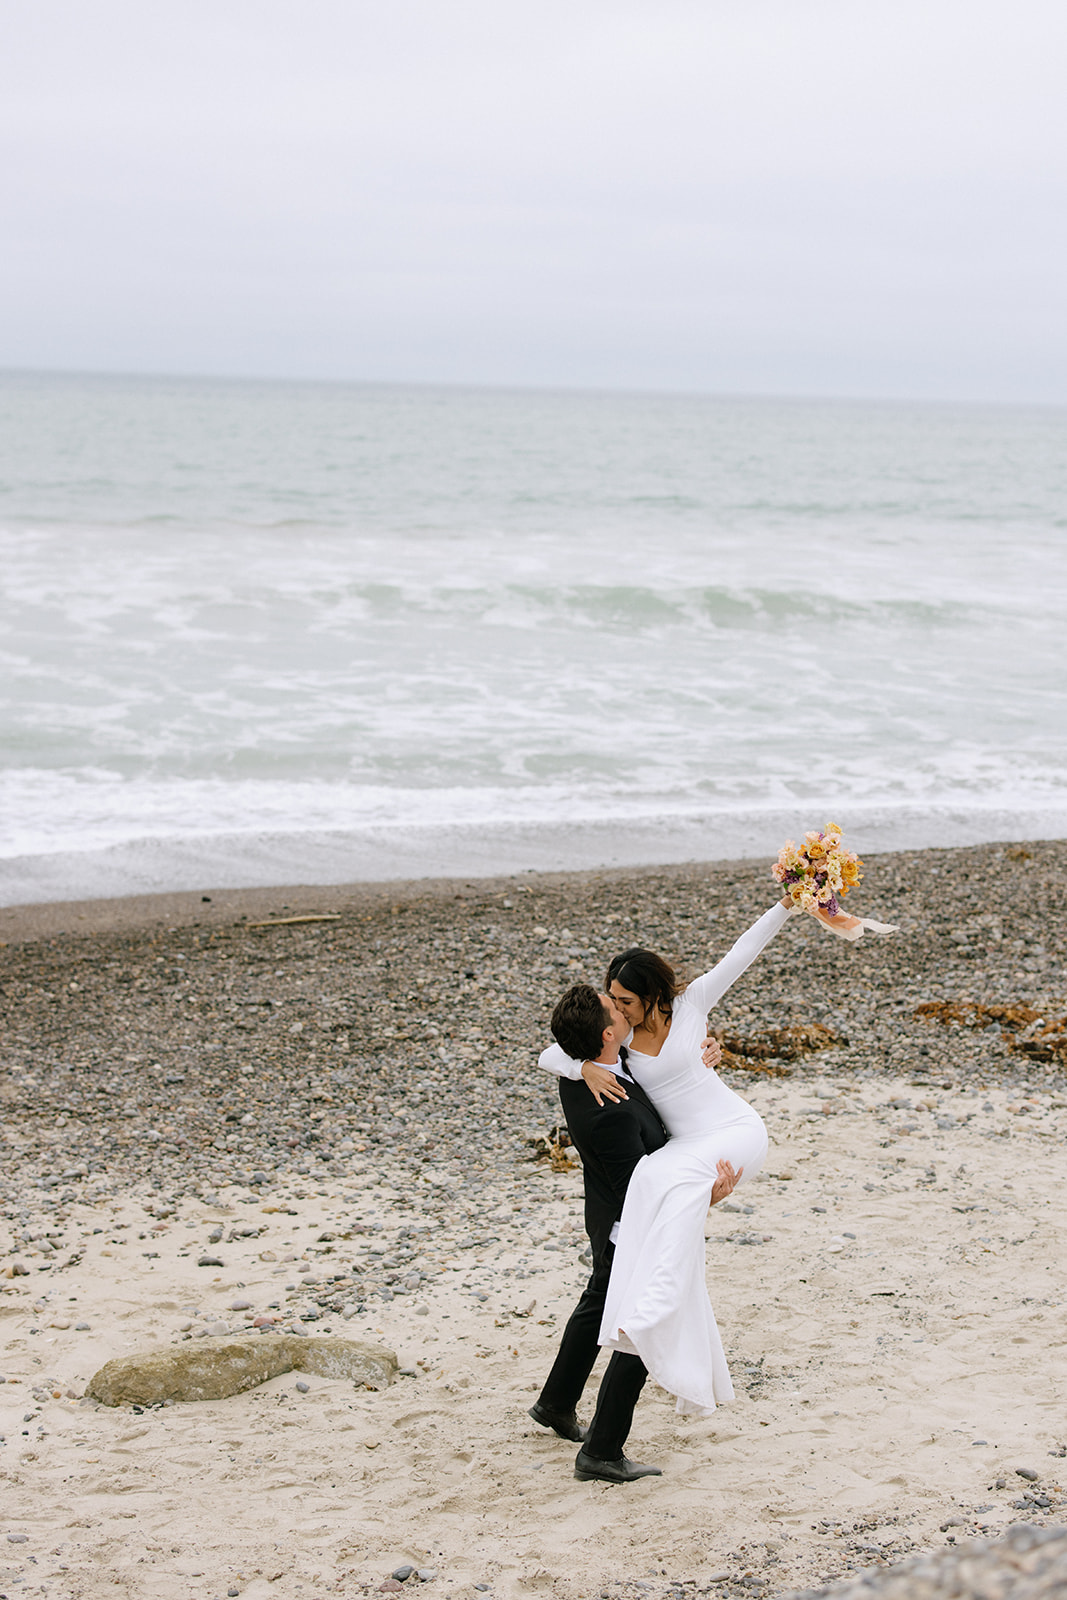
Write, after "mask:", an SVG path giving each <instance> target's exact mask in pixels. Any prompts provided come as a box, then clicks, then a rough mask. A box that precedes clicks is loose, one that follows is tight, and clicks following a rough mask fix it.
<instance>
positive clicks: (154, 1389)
mask: <svg viewBox="0 0 1067 1600" xmlns="http://www.w3.org/2000/svg"><path fill="white" fill-rule="evenodd" d="M396 1365H397V1363H396V1356H395V1355H394V1354H393V1352H392V1351H391V1350H385V1349H383V1348H382V1347H381V1346H380V1345H372V1344H362V1343H360V1342H359V1341H358V1340H355V1339H302V1338H300V1337H298V1336H297V1335H296V1334H265V1335H257V1336H255V1337H246V1338H237V1339H218V1340H211V1341H210V1342H207V1341H205V1342H204V1343H200V1342H198V1343H196V1344H195V1345H193V1346H190V1347H185V1346H179V1347H178V1348H172V1349H169V1350H158V1351H151V1352H149V1353H146V1354H143V1355H132V1356H118V1357H116V1359H115V1360H114V1361H108V1362H107V1363H106V1364H105V1365H104V1366H102V1367H101V1368H100V1370H99V1372H96V1373H94V1374H93V1376H92V1377H91V1378H90V1379H89V1383H88V1386H87V1388H86V1391H85V1392H86V1394H87V1395H88V1396H89V1397H90V1398H91V1399H93V1400H99V1401H101V1402H102V1403H103V1404H104V1405H105V1406H121V1405H138V1406H150V1405H158V1404H159V1402H160V1401H161V1400H175V1401H177V1400H224V1399H225V1398H226V1396H227V1395H231V1394H241V1393H242V1392H243V1391H244V1390H245V1389H254V1388H255V1387H256V1386H257V1384H260V1383H266V1382H267V1380H268V1378H277V1377H280V1376H281V1374H282V1373H283V1372H314V1373H316V1374H318V1376H319V1377H322V1378H344V1379H347V1380H348V1381H349V1382H352V1383H362V1384H365V1385H366V1386H367V1387H368V1388H371V1389H385V1388H387V1387H388V1385H389V1384H390V1383H391V1382H392V1381H393V1376H394V1374H395V1373H396Z"/></svg>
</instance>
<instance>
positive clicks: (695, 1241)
mask: <svg viewBox="0 0 1067 1600" xmlns="http://www.w3.org/2000/svg"><path fill="white" fill-rule="evenodd" d="M789 916H790V911H789V910H788V909H786V908H785V907H782V906H774V907H773V908H772V909H771V910H770V911H767V912H765V913H764V915H763V916H762V917H760V919H759V921H758V922H756V923H755V924H754V925H753V926H752V927H751V928H749V930H748V932H747V933H744V934H742V936H741V938H740V939H738V941H737V943H736V944H735V945H734V946H733V948H732V949H731V950H730V951H729V952H728V953H727V954H726V955H725V956H724V957H723V959H722V960H721V961H720V962H719V963H718V965H717V966H715V967H713V968H712V969H711V971H710V972H707V973H705V974H704V976H703V977H702V978H697V979H696V980H695V982H693V983H691V984H690V985H689V987H688V988H687V989H686V990H685V992H684V994H682V995H679V997H678V999H677V1000H676V1001H675V1002H674V1011H673V1016H672V1020H671V1029H670V1033H669V1034H668V1035H667V1037H666V1039H665V1040H664V1042H663V1048H662V1050H661V1051H660V1053H659V1055H658V1056H646V1055H642V1054H641V1053H640V1052H639V1051H636V1050H630V1051H629V1053H628V1055H627V1060H626V1065H627V1069H628V1071H629V1072H630V1073H631V1074H632V1076H633V1077H634V1078H635V1079H636V1080H637V1082H638V1083H639V1084H640V1085H641V1086H642V1088H643V1089H644V1090H645V1092H646V1093H647V1095H648V1097H649V1099H650V1100H651V1101H652V1103H653V1105H654V1106H655V1108H656V1110H657V1111H658V1112H659V1115H660V1118H661V1119H662V1121H663V1125H664V1127H665V1128H666V1129H667V1132H668V1133H669V1134H670V1139H669V1141H668V1143H667V1144H666V1145H664V1147H663V1148H662V1150H657V1151H655V1152H654V1153H653V1154H652V1155H648V1156H645V1157H644V1158H643V1159H642V1160H641V1161H639V1162H638V1164H637V1166H636V1167H635V1169H634V1173H633V1176H632V1178H631V1179H630V1184H629V1188H628V1189H627V1192H626V1204H625V1206H624V1207H623V1213H622V1218H621V1221H620V1223H619V1232H618V1238H617V1240H616V1244H615V1257H614V1260H613V1262H612V1266H611V1281H610V1283H609V1285H608V1295H607V1302H606V1305H605V1308H604V1319H603V1322H602V1324H601V1329H600V1343H601V1344H602V1345H607V1346H609V1347H610V1348H611V1349H614V1350H626V1351H629V1352H630V1353H631V1354H633V1355H637V1356H640V1358H641V1360H642V1361H643V1362H644V1364H645V1366H646V1367H647V1368H648V1371H649V1374H650V1376H651V1377H652V1378H653V1379H654V1380H655V1381H656V1382H657V1383H658V1384H660V1385H662V1387H663V1388H664V1389H666V1390H667V1391H668V1392H669V1393H670V1394H673V1395H675V1396H676V1398H677V1410H678V1411H680V1412H682V1413H689V1414H695V1415H697V1416H710V1414H711V1412H713V1411H714V1409H715V1407H716V1405H719V1404H721V1403H722V1402H723V1401H726V1400H732V1399H733V1397H734V1390H733V1385H732V1383H731V1382H730V1373H729V1369H728V1368H727V1365H726V1356H725V1353H724V1351H723V1348H722V1340H721V1339H720V1337H719V1330H718V1327H717V1326H716V1323H715V1314H714V1312H713V1311H712V1308H711V1301H710V1300H709V1298H708V1291H707V1284H706V1281H705V1259H704V1219H705V1217H706V1216H707V1211H708V1204H709V1201H710V1199H711V1190H712V1186H713V1184H714V1183H715V1179H716V1176H717V1171H716V1169H717V1165H718V1163H719V1162H720V1161H723V1160H725V1161H729V1162H730V1164H731V1166H733V1167H734V1169H735V1170H736V1169H737V1168H738V1167H743V1168H744V1176H743V1177H742V1179H741V1181H742V1183H747V1182H749V1180H750V1179H752V1178H754V1177H755V1176H756V1174H757V1173H758V1172H759V1170H760V1168H761V1167H762V1165H763V1162H764V1159H765V1158H766V1154H767V1130H766V1128H765V1127H764V1125H763V1122H762V1119H761V1118H760V1117H759V1115H758V1114H757V1113H756V1112H755V1111H754V1110H753V1109H752V1107H751V1106H750V1105H748V1104H747V1102H746V1101H744V1100H742V1098H741V1096H740V1095H738V1094H735V1093H734V1091H733V1090H732V1089H729V1088H727V1086H726V1084H725V1083H723V1081H722V1079H721V1078H720V1077H719V1075H718V1073H717V1072H712V1071H709V1070H708V1068H707V1067H705V1066H704V1063H703V1061H702V1060H701V1058H700V1049H701V1045H702V1044H703V1041H704V1037H705V1034H706V1032H707V1016H708V1012H709V1011H710V1010H711V1008H712V1006H713V1005H715V1003H716V1001H718V1000H719V999H720V998H721V997H722V995H723V994H725V992H726V990H727V989H728V988H729V987H730V985H731V984H732V983H733V982H734V981H735V979H737V978H739V977H740V975H741V973H742V972H744V970H745V968H746V967H748V966H749V965H750V964H751V963H752V962H753V961H754V960H755V958H756V956H758V955H759V953H760V951H761V950H762V949H763V947H764V946H765V945H766V944H767V943H768V942H769V940H771V939H772V938H773V937H774V935H775V934H776V933H777V932H778V931H779V929H780V928H781V927H782V926H783V925H784V924H785V922H786V921H787V919H788V917H789ZM540 1065H541V1066H543V1067H545V1068H546V1069H547V1070H548V1071H550V1072H555V1073H556V1074H557V1075H560V1076H564V1077H570V1078H574V1077H580V1076H581V1063H580V1062H575V1061H572V1060H571V1058H570V1057H569V1056H567V1055H565V1054H564V1052H563V1051H562V1050H561V1049H560V1047H559V1045H552V1046H550V1047H549V1049H547V1050H546V1051H544V1052H543V1054H542V1055H541V1058H540Z"/></svg>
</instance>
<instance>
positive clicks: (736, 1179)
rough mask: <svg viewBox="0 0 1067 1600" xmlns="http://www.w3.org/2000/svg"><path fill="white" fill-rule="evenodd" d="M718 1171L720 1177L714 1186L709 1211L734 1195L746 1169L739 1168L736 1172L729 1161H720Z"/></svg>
mask: <svg viewBox="0 0 1067 1600" xmlns="http://www.w3.org/2000/svg"><path fill="white" fill-rule="evenodd" d="M716 1170H717V1172H718V1174H719V1176H718V1177H717V1178H716V1179H715V1183H714V1185H713V1186H712V1190H711V1205H709V1206H708V1210H709V1211H710V1210H711V1206H717V1205H718V1203H719V1201H720V1200H725V1199H726V1196H727V1195H728V1194H733V1192H734V1190H735V1189H736V1188H737V1185H738V1184H739V1183H740V1182H741V1177H742V1174H743V1173H744V1170H745V1169H744V1167H738V1169H737V1171H736V1172H735V1171H734V1169H733V1167H732V1166H731V1165H730V1163H729V1162H728V1161H720V1162H719V1164H718V1167H717V1169H716Z"/></svg>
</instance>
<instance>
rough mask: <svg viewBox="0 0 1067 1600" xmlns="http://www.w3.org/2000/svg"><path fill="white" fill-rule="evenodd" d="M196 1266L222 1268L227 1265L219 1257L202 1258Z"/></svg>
mask: <svg viewBox="0 0 1067 1600" xmlns="http://www.w3.org/2000/svg"><path fill="white" fill-rule="evenodd" d="M196 1264H197V1266H198V1267H221V1266H223V1265H224V1264H225V1263H224V1262H223V1261H222V1260H221V1259H220V1258H219V1257H218V1256H201V1257H200V1259H199V1260H198V1261H197V1263H196Z"/></svg>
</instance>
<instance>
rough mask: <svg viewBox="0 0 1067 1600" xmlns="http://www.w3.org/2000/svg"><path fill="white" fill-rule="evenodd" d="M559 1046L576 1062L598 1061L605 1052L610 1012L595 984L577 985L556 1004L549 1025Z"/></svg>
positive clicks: (609, 1025)
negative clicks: (599, 1056)
mask: <svg viewBox="0 0 1067 1600" xmlns="http://www.w3.org/2000/svg"><path fill="white" fill-rule="evenodd" d="M549 1026H550V1027H551V1029H552V1037H553V1038H554V1039H555V1041H556V1043H557V1044H558V1045H559V1046H560V1047H561V1048H562V1049H563V1050H565V1051H566V1052H567V1054H568V1055H569V1056H570V1057H572V1059H573V1060H575V1061H595V1060H596V1058H597V1056H598V1055H599V1054H600V1052H601V1050H603V1048H604V1029H605V1028H610V1027H611V1012H610V1011H609V1010H608V1008H607V1006H606V1005H605V1004H604V1002H603V1000H601V998H600V996H599V995H598V994H597V992H596V990H595V989H594V988H593V986H592V984H589V983H576V984H575V985H574V987H573V988H572V989H568V990H567V992H566V994H564V995H561V996H560V998H559V1000H558V1001H557V1002H556V1009H555V1011H553V1013H552V1021H551V1023H550V1024H549Z"/></svg>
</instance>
